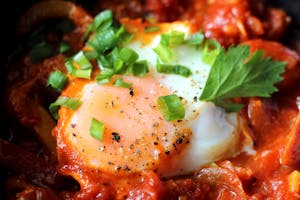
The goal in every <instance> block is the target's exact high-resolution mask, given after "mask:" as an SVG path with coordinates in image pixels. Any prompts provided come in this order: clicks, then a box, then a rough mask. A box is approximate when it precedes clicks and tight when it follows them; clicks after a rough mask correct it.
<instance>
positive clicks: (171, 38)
mask: <svg viewBox="0 0 300 200" xmlns="http://www.w3.org/2000/svg"><path fill="white" fill-rule="evenodd" d="M160 42H161V44H163V45H166V46H169V45H171V44H182V43H183V42H184V33H183V32H180V31H172V32H170V33H165V34H162V35H161V41H160Z"/></svg>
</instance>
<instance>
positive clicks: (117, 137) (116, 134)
mask: <svg viewBox="0 0 300 200" xmlns="http://www.w3.org/2000/svg"><path fill="white" fill-rule="evenodd" d="M111 134H112V136H113V137H112V139H113V140H114V141H116V142H119V141H120V139H121V137H120V135H119V133H116V132H112V133H111Z"/></svg>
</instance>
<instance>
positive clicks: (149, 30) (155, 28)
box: [144, 26, 160, 33]
mask: <svg viewBox="0 0 300 200" xmlns="http://www.w3.org/2000/svg"><path fill="white" fill-rule="evenodd" d="M159 30H160V28H159V26H148V27H145V28H144V31H145V32H146V33H152V32H157V31H159Z"/></svg>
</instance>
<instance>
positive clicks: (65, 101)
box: [49, 96, 81, 120]
mask: <svg viewBox="0 0 300 200" xmlns="http://www.w3.org/2000/svg"><path fill="white" fill-rule="evenodd" d="M80 105H81V101H80V100H79V99H76V98H70V97H62V96H60V97H58V98H57V100H56V101H55V102H53V103H51V104H50V106H49V111H50V113H51V114H52V116H53V117H54V118H55V119H56V120H57V119H58V110H59V108H60V106H64V107H67V108H69V109H70V110H76V109H77V108H78V107H79V106H80Z"/></svg>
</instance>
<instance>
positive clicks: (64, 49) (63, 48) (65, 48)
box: [59, 41, 72, 53]
mask: <svg viewBox="0 0 300 200" xmlns="http://www.w3.org/2000/svg"><path fill="white" fill-rule="evenodd" d="M71 49H72V48H71V46H70V45H69V43H67V42H66V41H61V42H60V43H59V53H68V52H70V51H71Z"/></svg>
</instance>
